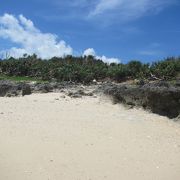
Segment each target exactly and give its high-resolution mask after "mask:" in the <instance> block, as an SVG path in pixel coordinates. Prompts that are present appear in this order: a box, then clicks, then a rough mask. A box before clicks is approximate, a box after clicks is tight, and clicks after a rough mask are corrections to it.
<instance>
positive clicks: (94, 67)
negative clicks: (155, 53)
mask: <svg viewBox="0 0 180 180" xmlns="http://www.w3.org/2000/svg"><path fill="white" fill-rule="evenodd" d="M0 74H1V76H0V77H1V79H5V78H6V77H12V78H15V79H21V78H22V79H24V77H25V80H26V78H29V79H32V80H33V79H37V80H43V81H50V80H52V79H55V80H57V81H73V82H81V83H90V82H92V80H93V79H96V80H105V79H110V80H113V81H117V82H121V81H125V80H127V79H148V78H151V77H152V75H154V76H156V77H157V78H160V79H168V80H172V79H174V78H175V77H176V76H179V75H180V58H174V57H171V58H167V59H165V60H164V61H159V62H155V63H153V64H151V65H150V64H143V63H141V62H140V61H130V62H129V63H128V64H116V63H111V64H107V63H104V62H102V61H101V60H96V59H95V58H94V57H93V56H88V57H73V56H67V57H64V58H58V57H53V58H51V59H50V60H42V59H40V58H38V57H37V56H36V55H32V56H28V55H24V56H23V57H22V58H18V59H15V58H12V57H11V58H9V59H5V60H0ZM20 77H21V78H20Z"/></svg>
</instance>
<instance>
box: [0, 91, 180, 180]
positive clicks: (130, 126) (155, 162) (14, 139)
mask: <svg viewBox="0 0 180 180" xmlns="http://www.w3.org/2000/svg"><path fill="white" fill-rule="evenodd" d="M60 96H61V94H58V93H57V94H55V93H52V94H33V95H30V96H25V97H17V98H0V180H103V179H107V180H180V126H179V124H177V123H174V122H172V121H169V120H168V119H167V118H165V117H160V116H158V115H154V114H150V113H147V112H144V111H142V110H126V109H125V108H123V107H122V106H120V105H112V104H111V103H110V102H107V101H101V100H100V98H99V97H98V98H93V97H84V98H82V99H70V98H69V97H67V98H65V99H63V98H61V97H60ZM56 98H59V100H56Z"/></svg>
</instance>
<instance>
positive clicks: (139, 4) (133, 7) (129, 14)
mask: <svg viewBox="0 0 180 180" xmlns="http://www.w3.org/2000/svg"><path fill="white" fill-rule="evenodd" d="M174 2H176V0H99V1H98V2H97V3H96V5H95V8H93V10H92V11H91V12H90V13H89V17H90V18H97V17H102V18H104V19H106V18H105V16H106V17H113V18H115V17H117V18H118V20H119V21H127V20H134V19H137V18H140V17H142V16H143V15H147V14H152V13H157V12H159V11H161V10H162V9H164V8H165V7H167V6H168V5H170V4H173V3H174Z"/></svg>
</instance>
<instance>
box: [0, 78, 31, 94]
mask: <svg viewBox="0 0 180 180" xmlns="http://www.w3.org/2000/svg"><path fill="white" fill-rule="evenodd" d="M29 94H31V87H30V85H29V84H25V83H14V82H11V81H0V97H3V96H7V97H12V96H19V95H22V96H25V95H29Z"/></svg>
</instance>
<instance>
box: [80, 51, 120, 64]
mask: <svg viewBox="0 0 180 180" xmlns="http://www.w3.org/2000/svg"><path fill="white" fill-rule="evenodd" d="M90 55H91V56H94V57H95V58H96V59H100V60H102V61H103V62H105V63H109V64H110V63H120V62H121V61H120V59H118V58H107V57H106V56H104V55H103V56H97V55H96V52H95V50H94V49H93V48H88V49H86V50H85V51H84V53H83V56H90Z"/></svg>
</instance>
